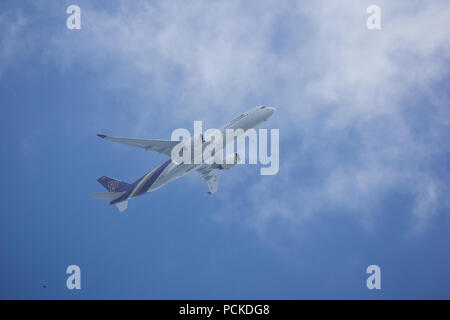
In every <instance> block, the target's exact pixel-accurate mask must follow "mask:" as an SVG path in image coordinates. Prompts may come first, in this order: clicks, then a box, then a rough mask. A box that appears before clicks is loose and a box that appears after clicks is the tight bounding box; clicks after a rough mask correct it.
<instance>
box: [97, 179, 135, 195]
mask: <svg viewBox="0 0 450 320" xmlns="http://www.w3.org/2000/svg"><path fill="white" fill-rule="evenodd" d="M97 181H98V182H100V184H101V185H102V186H103V187H104V188H105V189H106V190H108V191H109V192H124V191H129V190H130V188H132V185H131V184H129V183H126V182H123V181H119V180H116V179H112V178H109V177H106V176H103V177H101V178H99V179H98V180H97Z"/></svg>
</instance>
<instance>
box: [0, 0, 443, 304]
mask: <svg viewBox="0 0 450 320" xmlns="http://www.w3.org/2000/svg"><path fill="white" fill-rule="evenodd" d="M71 4H76V5H78V6H80V8H81V29H80V30H68V29H67V27H66V19H67V17H68V15H67V14H66V8H67V7H68V6H69V5H71ZM371 4H376V5H378V6H379V7H380V8H381V30H368V29H367V27H366V20H367V18H368V14H367V13H366V9H367V7H368V6H369V5H371ZM449 19H450V3H449V2H448V1H434V0H431V1H415V0H414V1H411V0H410V1H406V0H402V1H382V0H371V1H365V0H363V1H361V0H355V1H338V0H336V1H335V0H324V1H288V0H286V1H282V2H279V1H205V0H201V1H188V2H186V1H175V0H174V1H132V2H130V1H103V2H100V1H38V2H36V1H20V2H17V1H1V4H0V97H1V110H2V117H1V118H0V119H1V120H0V121H1V126H0V141H1V148H2V155H3V156H2V166H1V169H0V177H1V178H2V181H3V182H4V183H3V184H2V186H1V200H2V206H1V209H0V213H1V214H0V256H1V260H0V261H1V263H0V272H1V273H0V298H40V299H42V298H62V299H72V298H75V299H77V298H138V299H141V298H149V299H172V298H180V299H183V298H185V299H188V298H189V299H195V298H199V299H202V298H203V299H216V298H268V299H283V298H284V299H303V298H341V299H346V298H361V299H378V298H450V277H449V276H448V270H449V268H450V256H449V254H448V252H449V251H448V249H449V245H450V235H449V232H448V230H449V228H450V217H449V212H450V197H449V191H450V165H449V164H450V162H449V157H450V144H449V141H450V107H449V101H450V81H449V80H450V74H449V65H450V40H449V39H450V29H449V28H448V21H449ZM258 105H269V106H274V107H276V108H277V112H276V113H275V114H274V116H273V117H272V118H271V119H270V121H269V122H266V123H265V124H264V126H265V127H268V128H279V130H280V170H279V172H278V174H277V175H274V176H261V175H260V174H259V169H260V167H259V165H246V166H239V167H237V168H234V169H233V170H230V171H227V172H223V173H222V174H221V178H220V186H219V192H218V193H217V194H215V195H214V196H213V197H210V196H208V195H207V194H206V191H207V187H206V184H205V183H204V182H203V181H202V180H201V178H200V176H199V175H196V174H191V175H190V176H187V177H185V178H183V179H180V180H177V181H175V182H173V183H171V184H169V185H167V186H165V187H164V188H162V189H160V190H158V191H156V192H155V193H151V194H148V195H146V196H144V197H141V198H138V199H135V200H132V201H130V203H129V208H128V210H127V211H126V212H125V213H124V214H119V213H118V211H117V209H116V208H114V207H110V206H108V205H107V204H105V203H104V202H102V201H100V200H96V199H92V198H89V194H91V193H94V192H98V191H103V190H102V187H101V186H100V185H99V184H98V183H97V181H96V179H97V178H98V177H100V176H103V175H107V176H111V177H115V178H118V179H121V180H124V181H129V182H132V181H134V180H136V179H137V178H138V177H140V176H142V175H143V174H144V173H145V172H148V171H149V170H151V169H152V168H153V167H156V166H157V165H159V164H160V163H162V162H164V161H165V160H166V157H165V156H163V155H159V156H158V155H156V154H152V153H149V152H148V153H143V152H142V150H138V149H134V148H131V147H127V146H122V145H115V144H112V143H108V142H106V141H102V140H100V139H98V138H97V137H96V136H95V134H97V133H106V134H111V135H116V136H127V137H138V138H159V139H169V138H170V135H171V132H172V130H174V129H175V128H187V129H189V130H191V131H192V130H193V121H194V120H203V121H204V127H205V128H206V127H220V126H221V125H223V124H224V123H226V122H227V121H228V120H230V119H232V118H233V117H235V116H236V115H238V114H240V113H242V112H243V111H246V110H248V109H250V108H253V107H255V106H258ZM71 264H76V265H79V266H80V268H81V271H82V290H80V291H69V290H67V288H66V277H67V275H66V273H65V270H66V267H67V266H68V265H71ZM371 264H376V265H379V266H380V267H381V273H382V281H381V282H382V289H381V290H379V291H370V290H368V289H367V287H366V283H365V281H366V278H367V276H368V275H367V274H366V268H367V266H369V265H371ZM43 286H46V287H45V288H43Z"/></svg>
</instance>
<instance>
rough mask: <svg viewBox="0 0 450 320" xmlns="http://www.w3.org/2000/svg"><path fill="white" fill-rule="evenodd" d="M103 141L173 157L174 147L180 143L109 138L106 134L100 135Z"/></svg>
mask: <svg viewBox="0 0 450 320" xmlns="http://www.w3.org/2000/svg"><path fill="white" fill-rule="evenodd" d="M97 136H99V137H100V138H102V139H105V140H109V141H114V142H119V143H123V144H129V145H131V146H135V147H140V148H143V149H145V151H148V150H153V151H156V152H158V153H164V154H166V155H168V156H169V157H170V156H171V152H172V149H173V147H175V146H176V145H177V144H179V143H180V141H171V140H146V139H129V138H117V137H109V136H106V135H104V134H98V135H97Z"/></svg>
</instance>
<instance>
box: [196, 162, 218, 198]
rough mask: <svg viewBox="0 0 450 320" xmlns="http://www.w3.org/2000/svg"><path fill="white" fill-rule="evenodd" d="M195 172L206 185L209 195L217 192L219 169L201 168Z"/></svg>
mask: <svg viewBox="0 0 450 320" xmlns="http://www.w3.org/2000/svg"><path fill="white" fill-rule="evenodd" d="M197 171H198V172H199V173H200V174H201V175H202V177H203V179H205V181H206V183H207V184H208V188H209V192H208V193H209V194H213V193H216V192H217V189H218V187H219V169H217V168H213V167H211V166H201V167H200V168H199V169H197Z"/></svg>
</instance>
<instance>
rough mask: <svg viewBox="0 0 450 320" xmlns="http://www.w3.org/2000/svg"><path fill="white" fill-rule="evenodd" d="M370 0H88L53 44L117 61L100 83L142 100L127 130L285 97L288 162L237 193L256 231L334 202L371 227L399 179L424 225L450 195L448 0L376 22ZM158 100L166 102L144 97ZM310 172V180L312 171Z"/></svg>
mask: <svg viewBox="0 0 450 320" xmlns="http://www.w3.org/2000/svg"><path fill="white" fill-rule="evenodd" d="M370 4H372V2H369V1H347V2H345V3H344V2H342V1H337V0H336V1H334V0H327V1H314V2H311V1H307V2H304V3H302V2H300V1H284V2H283V3H282V4H280V3H277V2H275V1H258V2H257V3H252V4H250V3H249V2H246V1H220V2H207V1H189V2H185V1H160V2H157V3H156V4H154V3H145V2H137V3H133V4H130V3H129V2H126V1H123V2H120V5H119V6H118V7H117V8H112V9H109V10H100V9H98V8H95V7H91V6H90V4H89V2H86V3H81V4H80V6H81V8H82V19H83V22H82V25H83V27H82V32H83V33H80V35H79V36H77V38H76V41H77V42H76V44H77V45H76V46H73V45H69V44H70V43H72V44H73V41H74V38H72V37H69V36H68V34H67V33H64V32H57V33H56V34H55V35H54V36H53V38H52V40H51V42H50V47H49V48H50V49H49V50H48V51H47V55H49V56H51V57H53V58H54V59H53V60H54V61H56V62H59V63H61V64H62V65H65V64H67V63H69V64H70V63H75V61H77V62H80V61H82V62H83V63H84V64H85V65H89V66H90V68H92V70H94V71H95V70H96V68H98V66H105V65H108V66H111V68H108V71H107V76H106V77H105V78H107V79H108V83H106V84H102V85H104V86H107V87H109V88H110V90H112V91H114V90H117V89H118V88H120V89H122V88H125V89H126V90H128V92H131V93H132V94H133V95H136V96H137V97H138V98H137V100H136V101H131V102H130V105H129V112H131V113H134V114H136V115H137V118H138V119H139V123H138V124H137V127H136V124H135V123H133V124H129V123H124V124H123V125H124V126H128V127H132V126H133V127H135V129H134V131H132V132H130V135H138V136H145V135H146V131H145V130H146V129H147V128H148V123H151V122H152V120H153V119H152V118H153V117H154V114H155V112H164V113H167V114H170V115H171V117H172V116H174V117H175V119H192V120H195V119H200V118H203V119H204V120H209V121H211V123H212V124H217V125H220V124H222V122H225V121H224V119H228V118H230V117H232V116H234V115H235V114H237V113H239V112H241V111H243V110H245V109H248V108H251V107H253V106H255V105H259V104H272V105H274V106H276V107H278V112H277V113H276V114H275V116H274V118H273V119H272V122H271V123H268V125H269V126H270V125H276V126H278V127H280V129H281V130H280V134H281V136H280V138H281V140H282V141H281V149H282V150H281V151H282V155H281V157H282V158H281V159H280V165H281V167H280V172H279V174H278V175H277V176H276V177H272V178H265V180H263V178H261V180H260V178H259V177H258V179H255V178H253V179H250V180H249V181H253V182H251V183H250V184H249V185H248V187H247V190H246V191H245V192H246V193H247V195H248V198H244V197H243V198H242V199H241V200H239V201H241V202H244V201H246V199H249V201H250V202H251V204H252V206H253V210H252V213H251V214H250V215H249V216H248V217H247V218H248V223H249V224H250V225H251V226H253V227H255V228H256V229H257V230H260V231H262V230H265V229H266V228H270V226H271V222H273V221H274V220H278V221H284V222H285V223H287V224H294V225H296V226H302V225H303V224H304V223H305V221H308V220H309V219H312V218H313V217H314V216H316V215H320V214H321V213H322V212H330V211H333V210H334V208H339V210H341V211H342V210H344V211H347V212H349V213H351V214H352V215H353V216H355V217H357V219H358V220H359V221H361V223H362V224H363V225H364V226H365V227H366V228H368V229H370V228H373V221H375V220H376V219H377V216H376V215H377V210H376V209H375V208H376V207H378V206H379V203H380V202H382V201H383V197H384V196H385V194H386V193H388V192H390V191H392V190H402V191H403V192H405V193H407V194H409V195H410V196H411V197H412V199H413V200H412V206H413V208H412V212H411V219H412V221H415V223H416V224H419V225H425V224H426V221H428V218H429V217H430V216H432V214H433V212H436V210H439V209H440V206H442V205H447V204H446V203H447V202H446V201H442V199H443V198H444V197H445V195H446V194H447V191H448V182H447V181H448V180H446V178H448V177H446V176H440V175H439V174H436V172H435V171H433V169H432V168H433V167H435V163H434V161H435V157H436V156H439V155H442V154H447V155H448V153H449V151H450V150H449V147H447V144H448V143H447V142H448V138H449V132H450V131H449V120H448V119H450V118H449V116H450V112H449V109H448V101H447V98H446V96H445V95H444V94H443V93H442V92H438V91H436V89H435V85H436V83H437V82H439V81H441V80H442V79H444V77H446V76H448V74H447V73H446V72H447V71H446V70H447V69H448V59H449V55H450V50H449V44H450V42H449V41H448V39H450V29H449V28H448V19H449V15H450V3H449V2H448V1H426V2H425V1H396V2H393V1H377V4H378V5H379V6H380V7H381V15H382V30H379V31H370V30H368V29H367V28H366V18H367V14H366V8H367V6H368V5H370ZM19 25H20V24H19ZM11 41H12V43H15V42H14V41H13V40H11ZM11 47H14V46H11ZM62 53H63V54H62ZM102 80H104V78H103V79H102ZM151 99H153V101H154V100H155V99H156V100H158V99H159V101H161V102H162V103H167V105H165V107H164V110H155V108H150V107H149V106H148V105H145V104H144V103H143V102H144V101H148V100H151ZM418 99H421V101H423V104H424V106H418V105H417V104H418V103H417V100H418ZM174 121H176V120H174ZM167 125H171V124H167ZM130 130H131V129H130ZM283 149H284V150H286V151H285V152H283ZM287 149H289V151H287ZM304 158H306V159H308V160H309V162H305V160H304ZM309 171H314V172H315V175H314V176H312V178H313V179H314V181H310V180H308V179H306V180H307V181H305V180H304V179H302V176H301V175H303V174H307V173H308V172H309ZM226 174H230V175H234V176H236V178H237V174H233V173H229V172H227V173H226ZM240 174H241V176H242V171H240ZM312 178H309V179H312ZM236 181H239V180H236ZM247 181H248V180H247ZM246 183H247V182H243V184H246ZM236 185H238V182H237V183H236ZM221 188H222V189H223V192H224V194H226V192H227V190H228V191H229V190H231V189H232V188H233V186H224V185H223V184H222V186H221ZM280 190H283V192H279V191H280ZM224 203H227V201H226V199H225V198H224ZM241 204H242V203H240V202H238V203H236V206H237V207H239V205H241ZM368 204H370V205H368ZM371 205H372V207H371ZM371 208H372V209H371ZM229 209H230V208H229V207H227V208H226V211H227V212H225V213H224V214H225V215H226V214H227V213H228V210H229ZM407 223H408V222H407Z"/></svg>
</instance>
